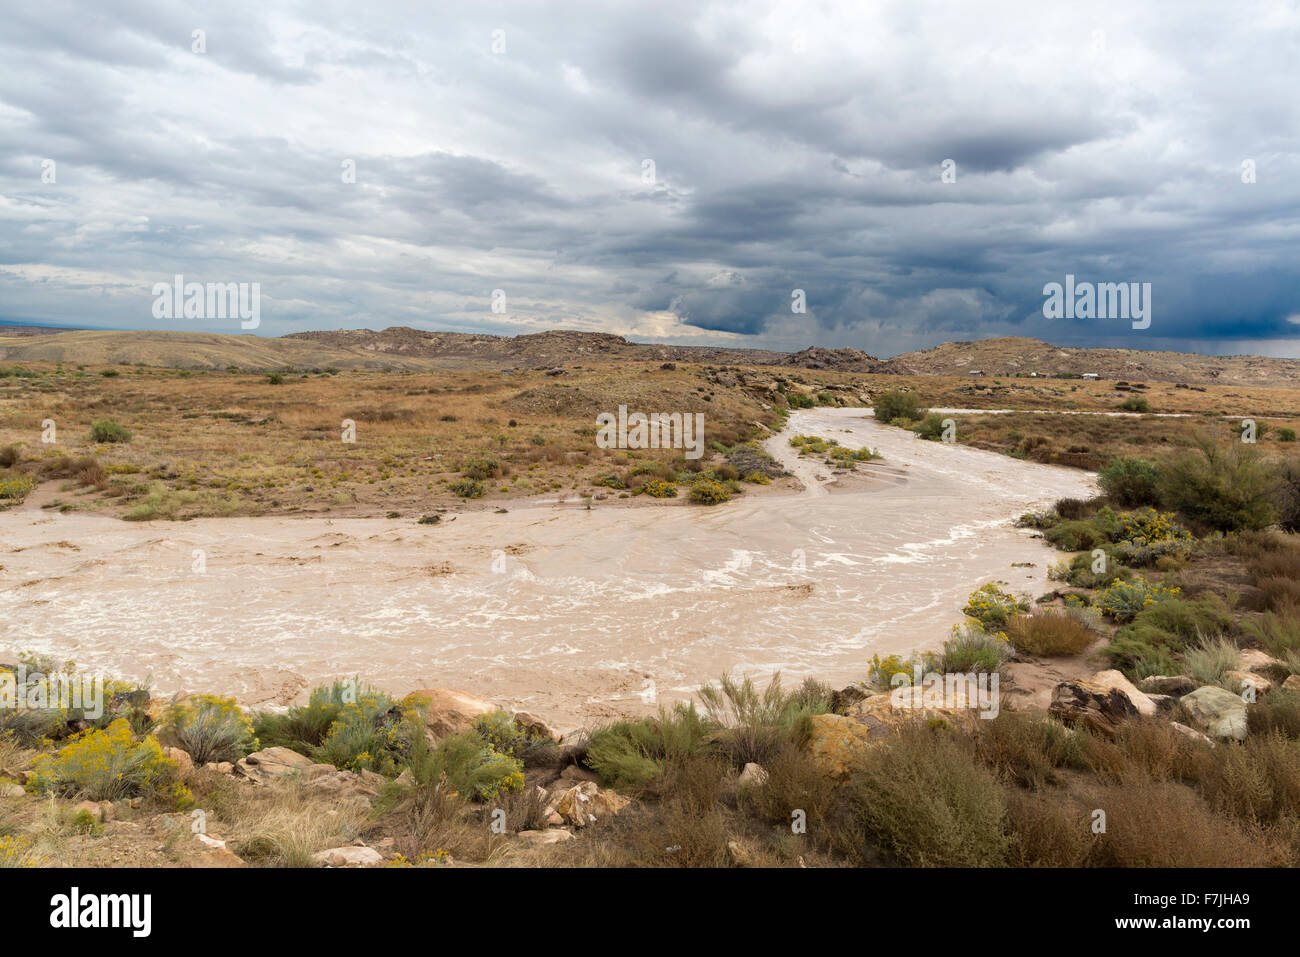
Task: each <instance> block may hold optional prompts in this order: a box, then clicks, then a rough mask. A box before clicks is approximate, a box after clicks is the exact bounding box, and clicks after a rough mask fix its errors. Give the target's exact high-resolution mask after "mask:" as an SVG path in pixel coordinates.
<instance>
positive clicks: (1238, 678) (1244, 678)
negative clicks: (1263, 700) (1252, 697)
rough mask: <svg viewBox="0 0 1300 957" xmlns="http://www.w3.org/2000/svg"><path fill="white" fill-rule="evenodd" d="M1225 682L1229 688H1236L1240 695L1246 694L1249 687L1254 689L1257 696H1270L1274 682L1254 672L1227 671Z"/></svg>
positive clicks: (1224, 676) (1224, 674)
mask: <svg viewBox="0 0 1300 957" xmlns="http://www.w3.org/2000/svg"><path fill="white" fill-rule="evenodd" d="M1223 680H1224V681H1225V682H1227V684H1228V687H1230V688H1236V689H1237V693H1238V694H1242V693H1244V692H1245V690H1246V686H1247V685H1251V686H1253V687H1254V689H1255V694H1256V695H1262V694H1268V692H1269V690H1270V689H1271V688H1272V687H1273V682H1271V681H1269V680H1268V679H1267V678H1265V677H1264V676H1263V675H1257V674H1255V672H1253V671H1225V672H1224V673H1223Z"/></svg>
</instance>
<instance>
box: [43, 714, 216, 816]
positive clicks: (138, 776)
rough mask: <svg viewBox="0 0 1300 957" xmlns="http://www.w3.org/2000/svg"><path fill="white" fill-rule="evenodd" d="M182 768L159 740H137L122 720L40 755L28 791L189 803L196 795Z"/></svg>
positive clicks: (102, 798) (109, 798) (100, 797)
mask: <svg viewBox="0 0 1300 957" xmlns="http://www.w3.org/2000/svg"><path fill="white" fill-rule="evenodd" d="M179 771H180V767H179V765H177V764H176V762H175V761H172V760H171V759H170V758H168V757H167V756H166V755H165V754H164V753H163V749H162V745H160V744H159V743H158V741H157V739H155V738H152V737H148V738H145V739H144V740H143V741H138V742H137V741H136V740H135V739H134V738H133V737H132V736H131V728H130V726H129V725H128V724H127V723H126V721H125V720H123V719H121V718H119V719H118V720H116V721H114V722H113V723H112V724H110V725H109V726H108V727H107V728H105V729H103V730H101V731H87V732H85V733H83V734H79V735H77V736H76V737H74V738H73V739H72V740H71V741H70V742H69V743H68V744H67V745H65V746H64V747H63V748H61V749H59V751H58V752H56V753H55V754H52V755H51V754H43V755H41V756H40V757H39V758H37V759H36V762H35V763H34V764H33V765H32V773H31V777H30V778H29V779H28V782H27V789H28V790H29V791H32V792H34V793H54V794H62V795H65V796H69V797H72V796H79V797H85V798H88V799H89V800H92V801H116V800H118V799H119V798H125V797H134V796H137V795H143V796H150V797H159V798H164V799H168V800H170V801H172V802H174V803H175V804H176V805H178V806H183V805H185V804H187V803H188V802H189V801H191V800H192V797H191V796H190V794H189V792H188V790H187V789H186V788H184V787H183V786H182V785H180V784H179V782H178V781H177V780H176V776H177V774H178V773H179Z"/></svg>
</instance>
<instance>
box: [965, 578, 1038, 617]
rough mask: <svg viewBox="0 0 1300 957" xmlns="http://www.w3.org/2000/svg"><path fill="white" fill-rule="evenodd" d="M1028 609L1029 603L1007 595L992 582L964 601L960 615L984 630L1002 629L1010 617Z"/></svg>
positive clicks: (972, 593)
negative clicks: (975, 622) (971, 619)
mask: <svg viewBox="0 0 1300 957" xmlns="http://www.w3.org/2000/svg"><path fill="white" fill-rule="evenodd" d="M1028 608H1029V602H1027V601H1022V600H1021V599H1019V598H1016V597H1015V596H1014V595H1009V594H1007V593H1006V592H1004V591H1003V590H1002V589H1000V588H998V586H997V585H995V584H993V583H992V582H987V583H986V584H983V585H980V587H979V588H977V589H975V590H974V591H973V592H971V594H970V598H968V599H967V600H966V607H965V608H963V609H962V613H963V614H965V615H966V616H967V617H968V618H974V619H975V620H976V621H978V622H979V623H980V624H981V625H983V626H984V627H985V628H989V627H994V626H995V627H1004V626H1005V625H1006V623H1007V622H1008V621H1010V619H1011V616H1012V615H1017V614H1019V613H1020V612H1022V611H1025V610H1027V609H1028Z"/></svg>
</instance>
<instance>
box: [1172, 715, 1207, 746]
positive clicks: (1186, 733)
mask: <svg viewBox="0 0 1300 957" xmlns="http://www.w3.org/2000/svg"><path fill="white" fill-rule="evenodd" d="M1169 727H1171V728H1173V729H1174V730H1175V731H1177V732H1178V733H1179V734H1181V735H1182V736H1183V737H1185V738H1191V739H1192V740H1193V741H1195V742H1197V743H1198V744H1208V745H1209V746H1210V747H1214V741H1213V740H1212V739H1210V738H1207V737H1206V736H1205V735H1203V734H1201V732H1199V731H1197V730H1196V729H1195V728H1189V727H1188V726H1187V725H1185V724H1179V723H1178V722H1177V721H1170V722H1169Z"/></svg>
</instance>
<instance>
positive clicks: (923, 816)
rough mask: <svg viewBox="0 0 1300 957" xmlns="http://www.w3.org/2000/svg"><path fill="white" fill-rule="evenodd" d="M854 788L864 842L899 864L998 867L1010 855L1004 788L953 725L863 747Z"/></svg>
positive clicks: (908, 729)
mask: <svg viewBox="0 0 1300 957" xmlns="http://www.w3.org/2000/svg"><path fill="white" fill-rule="evenodd" d="M849 793H850V800H851V804H852V807H853V810H854V814H855V817H856V819H857V822H858V824H859V827H860V834H861V837H862V839H863V844H866V843H868V842H871V843H876V844H878V845H879V846H881V847H883V848H885V849H887V850H888V851H889V852H890V853H891V854H892V855H893V856H894V857H895V858H896V859H897V860H898V862H899V863H900V864H903V865H908V866H915V867H996V866H998V865H1001V864H1003V863H1004V862H1005V860H1006V856H1007V852H1008V850H1009V847H1010V840H1009V838H1008V836H1007V833H1006V815H1007V808H1006V802H1005V799H1004V797H1003V791H1002V788H1001V787H999V785H998V781H997V778H996V777H994V775H993V773H992V772H990V771H989V770H988V769H987V768H985V767H983V766H982V765H981V764H980V763H979V762H978V761H977V760H976V759H975V757H974V755H973V754H972V749H971V748H970V747H969V746H968V745H965V744H964V742H962V741H961V740H959V739H958V738H957V737H956V736H954V735H953V734H952V733H950V732H948V731H945V730H941V729H936V730H931V729H929V728H928V727H926V726H924V725H913V726H905V727H903V728H900V729H899V731H898V733H897V734H896V735H895V736H892V737H891V738H889V739H888V740H887V741H884V742H882V743H881V744H880V745H879V746H877V747H874V748H871V749H869V750H868V751H866V752H865V754H864V755H863V758H862V763H861V767H860V769H859V770H858V772H857V773H855V774H854V775H853V777H852V779H851V781H850V783H849ZM850 850H852V848H851V849H850ZM861 856H863V857H865V856H866V854H865V853H861Z"/></svg>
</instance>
